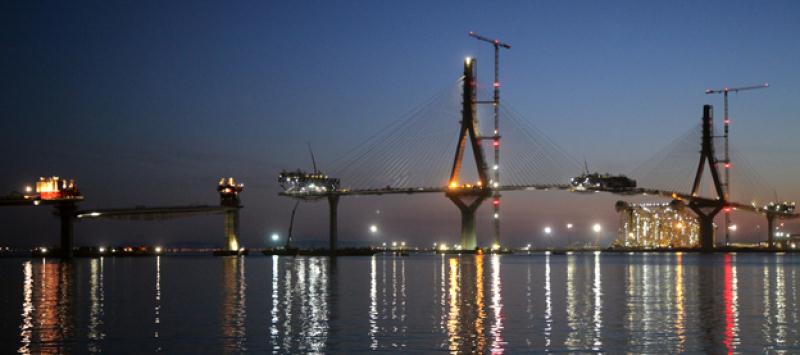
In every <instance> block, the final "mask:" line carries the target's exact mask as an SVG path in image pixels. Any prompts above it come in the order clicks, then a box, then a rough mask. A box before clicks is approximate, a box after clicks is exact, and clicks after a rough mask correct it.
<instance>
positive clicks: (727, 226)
mask: <svg viewBox="0 0 800 355" xmlns="http://www.w3.org/2000/svg"><path fill="white" fill-rule="evenodd" d="M768 87H769V84H768V83H763V84H761V85H752V86H742V87H738V88H728V87H726V88H722V89H707V90H706V94H709V95H710V94H722V97H723V103H724V104H723V106H724V108H725V120H724V121H723V123H724V127H725V130H724V134H723V136H722V137H723V138H724V139H725V160H723V163H725V182H724V185H725V201H726V202H727V201H728V200H729V199H730V194H731V173H730V170H731V158H730V150H729V146H728V130H729V126H730V124H731V119H730V116H728V93H729V92H735V93H738V92H739V91H747V90H756V89H766V88H768ZM730 226H731V209H730V207H725V246H728V245H729V244H730Z"/></svg>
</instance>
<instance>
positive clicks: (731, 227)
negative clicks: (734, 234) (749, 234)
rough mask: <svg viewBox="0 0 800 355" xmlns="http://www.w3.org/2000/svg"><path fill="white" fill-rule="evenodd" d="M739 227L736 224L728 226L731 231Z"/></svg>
mask: <svg viewBox="0 0 800 355" xmlns="http://www.w3.org/2000/svg"><path fill="white" fill-rule="evenodd" d="M737 228H738V227H737V226H736V225H735V224H731V225H730V226H729V227H728V229H729V230H730V231H736V229H737Z"/></svg>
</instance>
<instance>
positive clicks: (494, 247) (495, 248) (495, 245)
mask: <svg viewBox="0 0 800 355" xmlns="http://www.w3.org/2000/svg"><path fill="white" fill-rule="evenodd" d="M498 249H500V244H497V243H495V244H492V250H498Z"/></svg>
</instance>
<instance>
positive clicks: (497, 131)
mask: <svg viewBox="0 0 800 355" xmlns="http://www.w3.org/2000/svg"><path fill="white" fill-rule="evenodd" d="M469 35H470V37H473V38H475V39H477V40H479V41H484V42H489V43H491V44H492V45H493V46H494V84H492V87H494V100H492V101H490V103H491V104H492V106H494V135H493V136H492V137H491V138H492V140H493V143H492V146H494V166H493V167H492V170H493V171H494V179H493V181H492V183H491V184H490V186H491V187H493V188H494V187H497V186H499V185H500V48H501V47H502V48H505V49H511V46H510V45H508V44H507V43H503V42H500V40H499V39H489V38H486V37H484V36H481V35H479V34H477V33H475V32H472V31H470V33H469ZM479 103H487V102H479ZM492 198H493V199H494V201H492V206H493V207H494V214H493V215H494V242H493V243H492V244H493V245H499V244H500V192H499V191H497V190H495V191H494V194H492Z"/></svg>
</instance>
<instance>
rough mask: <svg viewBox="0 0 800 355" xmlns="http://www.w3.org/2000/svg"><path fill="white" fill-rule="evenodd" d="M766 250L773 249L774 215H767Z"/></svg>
mask: <svg viewBox="0 0 800 355" xmlns="http://www.w3.org/2000/svg"><path fill="white" fill-rule="evenodd" d="M767 248H770V249H774V248H775V215H774V214H771V213H767Z"/></svg>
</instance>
